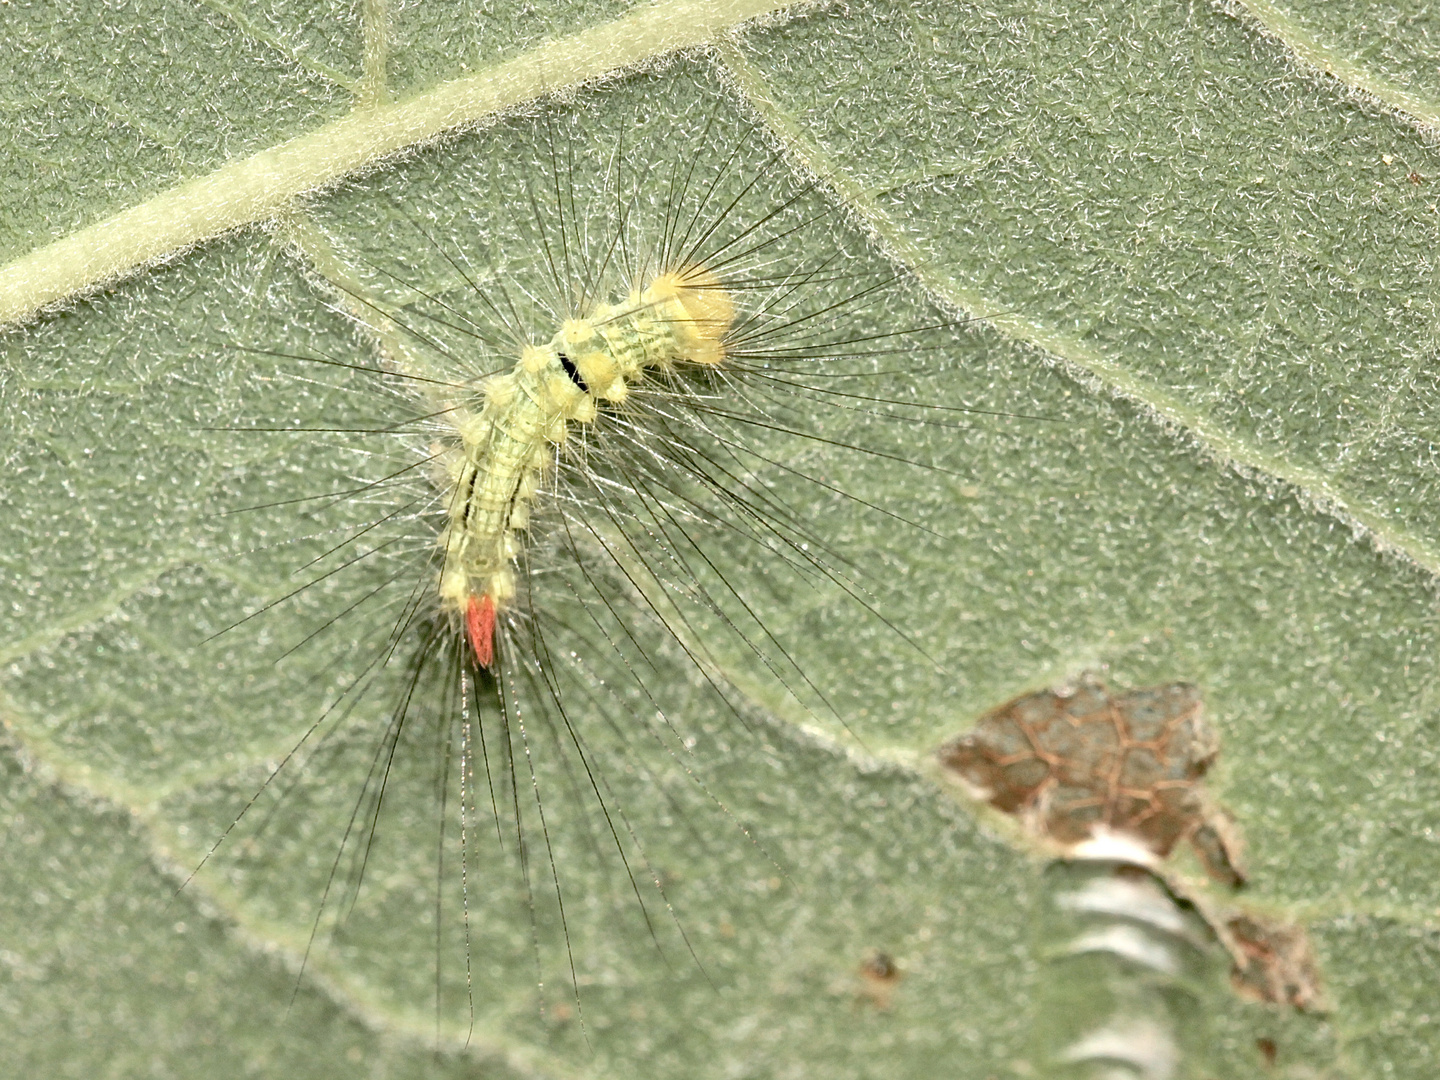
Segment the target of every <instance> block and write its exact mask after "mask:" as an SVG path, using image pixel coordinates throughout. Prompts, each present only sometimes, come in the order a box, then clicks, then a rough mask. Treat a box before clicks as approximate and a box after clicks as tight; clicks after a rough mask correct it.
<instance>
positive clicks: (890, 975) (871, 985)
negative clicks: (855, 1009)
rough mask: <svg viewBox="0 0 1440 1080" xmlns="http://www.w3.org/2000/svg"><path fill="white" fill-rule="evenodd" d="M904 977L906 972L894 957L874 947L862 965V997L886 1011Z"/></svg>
mask: <svg viewBox="0 0 1440 1080" xmlns="http://www.w3.org/2000/svg"><path fill="white" fill-rule="evenodd" d="M902 978H904V973H903V972H902V971H901V970H900V966H899V965H898V964H896V963H895V958H894V957H892V956H891V955H890V954H889V953H887V952H884V951H882V950H880V949H872V950H871V951H870V953H869V954H867V955H866V957H865V961H864V963H862V964H861V965H860V999H861V1000H863V1001H868V1002H869V1003H870V1004H871V1005H873V1006H875V1008H877V1009H879V1010H880V1011H881V1012H886V1011H888V1010H889V1008H890V1003H891V1000H892V999H893V998H894V996H895V988H896V987H897V986H899V985H900V980H901V979H902Z"/></svg>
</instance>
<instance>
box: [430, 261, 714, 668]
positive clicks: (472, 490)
mask: <svg viewBox="0 0 1440 1080" xmlns="http://www.w3.org/2000/svg"><path fill="white" fill-rule="evenodd" d="M734 312H735V308H734V302H733V300H732V299H731V297H730V295H729V293H728V292H726V290H725V289H724V287H723V286H722V285H721V284H720V282H719V280H718V279H717V278H716V277H715V276H714V275H713V274H711V273H710V272H709V271H708V270H705V269H704V268H703V267H686V268H683V269H681V270H678V271H669V272H667V273H663V274H661V275H659V276H658V277H657V278H656V279H655V280H654V281H653V282H652V283H651V284H650V285H649V286H648V287H646V288H645V289H643V290H637V291H634V292H632V293H631V294H630V296H629V297H627V298H626V299H625V300H624V301H623V302H621V303H618V304H613V305H601V306H599V307H597V308H596V309H595V310H594V311H592V312H591V313H590V314H589V316H588V317H587V318H579V319H570V320H567V321H566V323H565V325H564V326H563V327H562V328H561V330H560V331H559V332H558V333H557V334H556V335H555V336H554V337H553V338H552V339H551V340H550V341H548V342H547V343H545V344H544V345H535V346H527V347H526V348H525V349H524V350H523V352H522V354H521V356H520V359H519V361H518V362H517V363H516V365H515V367H514V369H513V370H512V371H509V372H507V373H505V374H503V375H494V376H491V377H490V378H489V379H488V380H487V381H486V383H485V384H484V401H485V404H484V407H483V408H482V409H481V411H480V412H479V413H478V414H476V415H471V414H468V413H465V412H461V413H459V415H456V416H455V417H454V424H455V430H456V434H457V437H458V438H457V443H456V445H454V446H452V447H449V448H446V449H443V450H442V451H441V453H440V457H439V460H440V462H441V464H442V472H441V476H442V480H441V486H442V488H443V489H444V490H446V491H447V495H446V497H445V503H446V505H447V507H448V510H447V522H446V525H445V529H444V531H443V532H442V533H441V535H440V547H441V549H442V550H443V552H444V556H443V560H444V561H443V566H442V568H441V571H440V582H439V591H440V602H441V605H442V607H443V609H444V610H445V611H446V612H448V613H450V614H451V615H452V617H454V618H455V619H456V620H457V621H459V622H461V623H463V625H464V628H465V635H466V638H467V640H468V642H469V644H470V648H471V651H472V653H473V655H474V658H475V662H476V664H477V665H479V666H480V667H481V668H489V667H490V666H491V664H492V662H493V660H494V634H495V619H496V615H497V614H498V613H499V612H501V611H502V610H503V609H504V607H505V605H507V604H508V603H510V601H511V600H513V599H514V596H515V571H514V561H515V558H516V556H517V554H518V542H517V539H516V534H517V533H520V532H523V531H524V530H525V529H526V528H527V526H528V525H529V521H530V507H531V504H532V503H533V501H534V499H535V495H536V492H537V490H538V488H539V484H540V479H541V475H542V474H543V472H544V470H545V469H546V468H547V467H548V466H549V465H550V464H551V463H552V461H553V460H554V449H553V448H554V447H558V446H561V445H563V444H564V442H565V439H566V436H567V433H568V432H569V429H570V425H572V424H590V423H593V422H594V421H595V419H596V417H597V416H598V415H599V411H598V402H600V401H605V402H610V403H615V404H618V403H620V402H623V401H624V400H625V398H626V396H627V395H628V394H629V392H630V387H631V386H632V385H633V384H634V383H635V382H636V381H637V380H639V379H643V378H644V377H645V374H646V372H647V371H649V370H651V369H655V370H668V369H670V368H673V367H674V366H675V365H676V364H681V363H691V364H698V365H705V366H713V365H715V364H718V363H720V362H721V361H722V360H723V359H724V355H725V350H724V336H725V333H726V331H727V330H728V329H729V328H730V324H731V322H732V320H733V318H734Z"/></svg>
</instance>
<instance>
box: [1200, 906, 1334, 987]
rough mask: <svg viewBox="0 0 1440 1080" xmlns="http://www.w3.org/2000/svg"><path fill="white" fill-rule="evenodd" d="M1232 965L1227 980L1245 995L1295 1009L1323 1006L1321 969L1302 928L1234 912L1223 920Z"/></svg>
mask: <svg viewBox="0 0 1440 1080" xmlns="http://www.w3.org/2000/svg"><path fill="white" fill-rule="evenodd" d="M1225 929H1226V930H1227V931H1228V932H1229V936H1230V941H1231V952H1232V953H1233V954H1234V956H1235V967H1234V970H1233V971H1232V972H1231V974H1230V981H1231V983H1232V984H1233V985H1234V987H1235V989H1236V990H1238V991H1239V992H1240V993H1242V994H1244V995H1245V996H1246V997H1251V998H1255V999H1256V1000H1258V1001H1268V1002H1271V1003H1272V1004H1275V1005H1293V1006H1294V1007H1295V1008H1297V1009H1307V1010H1318V1009H1322V1008H1323V1007H1324V1006H1323V1004H1322V1000H1321V993H1320V972H1319V969H1318V967H1317V966H1316V963H1315V954H1314V953H1313V952H1312V951H1311V949H1310V941H1309V939H1308V938H1307V937H1306V936H1305V931H1304V930H1302V929H1301V928H1300V927H1298V926H1294V925H1291V924H1287V923H1280V922H1274V921H1272V920H1268V919H1263V918H1261V917H1260V916H1257V915H1249V914H1239V915H1233V916H1231V917H1230V918H1229V919H1227V920H1226V922H1225Z"/></svg>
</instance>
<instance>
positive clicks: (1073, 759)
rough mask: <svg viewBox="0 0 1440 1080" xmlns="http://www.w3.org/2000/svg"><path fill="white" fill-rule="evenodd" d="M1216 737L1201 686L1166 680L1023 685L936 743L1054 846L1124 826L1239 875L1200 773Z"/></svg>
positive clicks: (1000, 805)
mask: <svg viewBox="0 0 1440 1080" xmlns="http://www.w3.org/2000/svg"><path fill="white" fill-rule="evenodd" d="M1219 749H1220V744H1219V740H1218V738H1217V737H1216V735H1215V732H1214V730H1213V729H1212V728H1211V727H1210V725H1209V723H1208V722H1207V721H1206V718H1205V709H1204V704H1203V702H1202V701H1201V698H1200V691H1199V690H1198V689H1197V688H1196V687H1194V686H1192V685H1190V684H1189V683H1167V684H1165V685H1162V686H1153V687H1146V688H1143V689H1138V690H1131V691H1128V692H1126V693H1122V694H1116V695H1112V694H1110V693H1109V691H1108V690H1106V688H1105V686H1104V685H1103V684H1101V683H1098V682H1089V683H1084V684H1082V685H1080V686H1079V687H1077V688H1075V689H1073V690H1069V691H1054V690H1042V691H1039V692H1038V693H1033V694H1026V695H1024V696H1023V697H1018V698H1016V699H1015V700H1014V701H1011V702H1009V703H1008V704H1006V705H1002V706H1001V707H1000V708H998V709H995V710H993V711H991V712H989V713H987V714H986V715H985V716H983V717H981V719H980V721H979V723H978V724H976V726H975V729H974V730H973V731H971V732H970V733H969V734H967V735H964V736H962V737H960V738H958V739H955V740H953V741H952V742H949V743H947V744H945V745H944V746H943V747H941V748H940V751H939V756H940V761H941V763H942V764H943V765H944V766H945V767H946V768H947V769H949V770H951V771H952V772H953V773H954V774H955V775H956V776H957V777H958V778H959V779H961V780H962V781H963V782H964V783H965V784H966V785H967V786H968V787H970V788H971V789H972V790H974V791H975V792H976V793H977V794H978V795H979V797H981V798H983V799H985V800H986V801H987V802H989V803H990V805H991V806H994V807H995V808H996V809H998V810H1002V811H1004V812H1005V813H1007V814H1013V815H1015V816H1016V817H1018V818H1020V819H1021V820H1022V821H1023V822H1024V823H1025V824H1026V826H1027V828H1029V829H1030V830H1031V831H1032V832H1034V833H1036V834H1038V835H1041V836H1045V837H1048V838H1049V839H1051V840H1055V841H1058V842H1059V843H1061V844H1066V845H1071V844H1079V843H1081V842H1082V841H1085V840H1088V839H1091V838H1092V837H1094V836H1095V835H1097V833H1099V832H1101V831H1102V830H1103V831H1109V832H1114V833H1121V834H1125V835H1128V836H1130V837H1132V838H1134V839H1136V840H1138V841H1139V842H1140V843H1141V844H1143V845H1144V846H1145V847H1146V848H1148V849H1149V850H1151V851H1152V852H1154V853H1155V855H1156V856H1158V857H1160V858H1164V857H1165V856H1168V855H1169V854H1170V853H1171V851H1173V850H1174V848H1175V846H1176V845H1177V844H1178V843H1179V842H1180V841H1181V840H1189V841H1190V843H1191V846H1192V847H1193V848H1194V849H1195V852H1196V854H1197V855H1198V856H1199V857H1200V859H1201V861H1202V862H1203V863H1204V865H1205V868H1206V870H1207V871H1209V873H1210V874H1211V876H1213V877H1214V878H1215V879H1216V880H1218V881H1221V882H1224V883H1225V884H1228V885H1231V886H1232V887H1233V886H1239V885H1240V884H1242V883H1243V882H1244V880H1245V879H1244V874H1243V873H1242V872H1241V870H1240V868H1239V864H1238V858H1237V848H1238V845H1237V843H1236V841H1235V839H1234V836H1233V829H1232V827H1231V825H1230V822H1229V819H1228V818H1227V817H1226V815H1225V814H1224V813H1222V812H1221V811H1219V810H1218V809H1217V808H1215V807H1214V806H1212V805H1211V804H1210V802H1209V800H1208V798H1207V797H1206V794H1205V791H1204V788H1203V785H1202V784H1201V780H1202V778H1203V777H1204V775H1205V773H1206V772H1207V771H1208V770H1209V768H1210V766H1211V765H1212V764H1213V763H1214V761H1215V758H1216V755H1217V754H1218V753H1219Z"/></svg>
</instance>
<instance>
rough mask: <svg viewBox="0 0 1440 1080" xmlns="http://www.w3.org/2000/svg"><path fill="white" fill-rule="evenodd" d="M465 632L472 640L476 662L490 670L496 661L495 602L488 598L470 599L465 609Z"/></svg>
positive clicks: (471, 645) (471, 644) (471, 646)
mask: <svg viewBox="0 0 1440 1080" xmlns="http://www.w3.org/2000/svg"><path fill="white" fill-rule="evenodd" d="M465 632H466V633H467V634H468V635H469V638H470V648H472V649H473V650H475V662H476V663H477V664H479V665H480V666H481V667H482V668H488V667H489V666H490V664H491V662H492V661H493V660H494V659H495V601H494V600H492V599H490V597H488V596H481V597H475V596H472V597H470V603H469V604H468V605H467V606H466V608H465Z"/></svg>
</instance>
